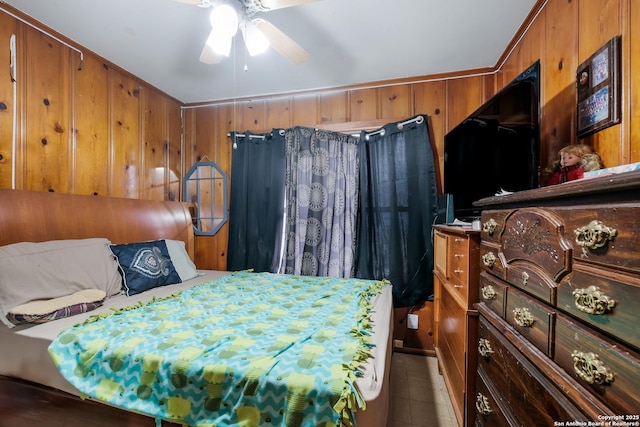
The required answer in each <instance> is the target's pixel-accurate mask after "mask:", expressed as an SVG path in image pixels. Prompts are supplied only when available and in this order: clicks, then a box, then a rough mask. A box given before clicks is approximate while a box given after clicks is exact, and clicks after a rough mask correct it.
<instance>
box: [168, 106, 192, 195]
mask: <svg viewBox="0 0 640 427" xmlns="http://www.w3.org/2000/svg"><path fill="white" fill-rule="evenodd" d="M163 100H164V102H166V103H167V108H166V116H165V117H166V120H165V123H166V125H167V136H168V141H167V147H166V150H167V156H168V159H167V173H166V179H167V182H166V185H167V197H166V200H172V201H173V200H175V201H178V200H182V177H183V176H184V174H185V173H186V172H187V171H186V170H185V169H184V164H183V162H182V150H183V148H182V104H181V103H179V102H178V101H175V100H172V99H167V98H163Z"/></svg>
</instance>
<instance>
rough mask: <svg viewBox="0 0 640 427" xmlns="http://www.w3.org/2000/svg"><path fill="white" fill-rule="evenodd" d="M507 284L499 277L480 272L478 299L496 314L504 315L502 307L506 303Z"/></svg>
mask: <svg viewBox="0 0 640 427" xmlns="http://www.w3.org/2000/svg"><path fill="white" fill-rule="evenodd" d="M507 289H508V287H507V285H505V284H504V283H503V282H502V281H500V280H499V279H496V278H495V277H493V276H491V275H490V274H487V273H486V272H484V271H483V272H482V273H480V295H479V301H480V302H483V303H485V304H486V306H487V307H489V308H490V309H491V310H493V311H494V312H495V313H496V314H497V315H498V316H500V317H504V309H505V306H506V303H507Z"/></svg>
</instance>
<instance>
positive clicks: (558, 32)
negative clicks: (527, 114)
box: [524, 1, 579, 169]
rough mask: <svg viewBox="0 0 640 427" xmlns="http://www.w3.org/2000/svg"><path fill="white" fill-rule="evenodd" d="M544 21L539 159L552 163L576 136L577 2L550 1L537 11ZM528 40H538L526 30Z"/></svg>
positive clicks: (529, 42) (543, 164)
mask: <svg viewBox="0 0 640 427" xmlns="http://www.w3.org/2000/svg"><path fill="white" fill-rule="evenodd" d="M539 19H540V20H544V22H545V34H546V36H545V39H544V52H545V54H544V55H543V56H541V60H540V65H541V75H542V81H541V92H542V100H543V102H542V104H543V107H542V109H541V110H542V111H541V112H542V123H541V129H540V139H541V141H540V142H541V147H540V157H541V158H540V162H541V164H542V168H543V169H544V167H546V166H548V165H551V164H552V163H553V162H554V161H555V160H557V157H558V151H560V149H561V148H562V147H564V146H565V145H568V144H569V143H570V142H571V141H575V140H576V114H575V112H576V110H575V108H571V106H572V105H574V104H575V102H576V85H575V74H576V69H577V68H578V65H579V63H578V57H577V56H576V55H573V54H572V53H571V52H575V51H576V50H577V48H578V34H577V32H576V31H575V28H577V27H578V2H576V1H571V2H569V1H551V2H549V3H547V6H546V8H545V10H544V11H543V12H542V14H541V15H540V18H539ZM524 43H527V44H540V43H539V42H538V41H537V40H536V39H535V38H532V37H530V35H529V34H527V38H526V41H525V42H524Z"/></svg>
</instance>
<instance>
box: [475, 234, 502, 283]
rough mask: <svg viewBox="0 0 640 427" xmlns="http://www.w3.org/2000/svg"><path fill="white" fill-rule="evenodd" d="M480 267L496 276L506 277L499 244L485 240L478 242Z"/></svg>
mask: <svg viewBox="0 0 640 427" xmlns="http://www.w3.org/2000/svg"><path fill="white" fill-rule="evenodd" d="M480 267H481V268H482V269H483V270H485V271H487V272H489V273H491V274H493V275H494V276H496V277H499V278H501V279H505V278H506V277H505V272H506V263H505V261H504V256H503V255H502V249H501V248H500V245H498V244H495V243H487V242H482V243H481V244H480Z"/></svg>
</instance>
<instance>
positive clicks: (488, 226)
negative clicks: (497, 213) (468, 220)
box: [482, 218, 498, 235]
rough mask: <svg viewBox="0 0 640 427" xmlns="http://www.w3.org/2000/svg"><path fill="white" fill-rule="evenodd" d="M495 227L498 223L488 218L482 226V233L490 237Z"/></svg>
mask: <svg viewBox="0 0 640 427" xmlns="http://www.w3.org/2000/svg"><path fill="white" fill-rule="evenodd" d="M497 226H498V223H497V222H496V220H495V219H493V218H489V220H488V221H487V222H485V223H484V224H482V231H484V232H485V233H487V234H489V235H492V234H493V232H494V231H496V227H497Z"/></svg>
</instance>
